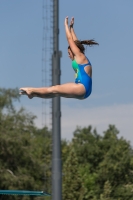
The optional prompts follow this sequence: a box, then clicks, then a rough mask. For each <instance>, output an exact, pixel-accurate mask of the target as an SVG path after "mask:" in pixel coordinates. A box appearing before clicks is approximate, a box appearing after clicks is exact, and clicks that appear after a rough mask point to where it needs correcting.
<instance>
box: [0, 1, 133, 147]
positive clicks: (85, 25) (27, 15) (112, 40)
mask: <svg viewBox="0 0 133 200" xmlns="http://www.w3.org/2000/svg"><path fill="white" fill-rule="evenodd" d="M45 1H48V0H45ZM42 4H43V1H42V0H40V1H37V0H23V1H18V0H12V1H10V0H6V1H4V0H1V1H0V87H2V88H3V87H4V88H16V87H18V88H20V87H27V86H29V87H41V86H42V32H43V20H42ZM132 8H133V1H132V0H128V1H125V0H117V1H115V0H112V1H107V0H101V1H97V0H93V1H91V0H84V1H76V0H73V1H71V0H67V1H64V0H62V1H61V0H60V1H59V30H60V34H59V48H60V51H62V58H61V84H62V83H66V82H74V71H73V69H72V67H71V60H70V59H69V58H68V54H67V46H68V45H67V41H66V35H65V30H64V19H65V17H66V16H68V17H69V20H70V18H71V17H73V16H74V18H75V24H74V28H75V32H76V35H77V37H78V38H79V39H80V40H85V39H95V40H96V41H97V42H98V43H99V46H94V47H87V48H86V56H87V57H88V58H89V60H90V61H91V63H92V67H93V79H92V80H93V90H92V94H91V96H90V97H89V98H87V99H85V100H82V101H81V100H76V99H65V98H61V135H62V138H65V139H67V140H71V138H72V137H73V132H74V130H75V129H76V127H77V126H79V127H81V128H83V127H87V126H89V125H91V126H92V128H93V129H94V128H96V129H97V132H98V133H99V134H102V133H103V132H104V131H106V130H107V128H108V126H109V124H113V125H115V126H116V128H117V129H118V130H119V131H120V137H124V138H125V139H127V140H128V141H130V142H131V143H132V144H133V89H132V88H133V61H132V58H133V12H132ZM17 106H18V105H17ZM19 106H23V107H25V108H26V109H27V110H28V111H29V112H32V113H33V114H35V115H36V116H37V119H36V121H35V123H36V125H37V126H38V127H41V125H42V100H41V99H38V98H34V99H32V100H30V99H28V98H27V97H26V96H22V97H21V102H20V104H19ZM47 106H48V107H49V105H47Z"/></svg>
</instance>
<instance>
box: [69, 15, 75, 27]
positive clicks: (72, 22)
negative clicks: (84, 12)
mask: <svg viewBox="0 0 133 200" xmlns="http://www.w3.org/2000/svg"><path fill="white" fill-rule="evenodd" d="M73 25H74V17H72V18H71V22H70V27H73Z"/></svg>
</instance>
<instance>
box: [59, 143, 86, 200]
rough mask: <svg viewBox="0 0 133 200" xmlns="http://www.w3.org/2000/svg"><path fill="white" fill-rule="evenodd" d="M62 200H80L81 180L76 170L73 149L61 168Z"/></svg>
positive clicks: (76, 163)
mask: <svg viewBox="0 0 133 200" xmlns="http://www.w3.org/2000/svg"><path fill="white" fill-rule="evenodd" d="M62 195H63V200H67V199H68V200H80V199H82V195H83V188H82V180H81V176H80V173H79V171H78V160H77V156H76V154H75V150H74V148H73V147H71V151H70V153H69V155H68V158H67V160H66V162H65V164H64V168H63V194H62Z"/></svg>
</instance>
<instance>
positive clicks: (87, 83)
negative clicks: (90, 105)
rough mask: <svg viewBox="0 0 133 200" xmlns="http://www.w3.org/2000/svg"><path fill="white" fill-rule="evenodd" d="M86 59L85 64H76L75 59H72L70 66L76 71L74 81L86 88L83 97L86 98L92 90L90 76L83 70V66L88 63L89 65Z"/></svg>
mask: <svg viewBox="0 0 133 200" xmlns="http://www.w3.org/2000/svg"><path fill="white" fill-rule="evenodd" d="M86 58H87V57H86ZM87 60H88V63H87V64H78V63H77V62H76V60H73V61H72V67H73V69H74V71H75V72H76V73H75V83H81V84H83V85H84V87H85V90H86V92H85V96H84V99H85V98H87V97H88V96H89V95H90V94H91V91H92V78H91V77H90V76H89V75H88V74H87V73H86V71H85V70H84V68H85V66H88V65H90V66H91V63H90V61H89V59H88V58H87Z"/></svg>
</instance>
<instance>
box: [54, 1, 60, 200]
mask: <svg viewBox="0 0 133 200" xmlns="http://www.w3.org/2000/svg"><path fill="white" fill-rule="evenodd" d="M60 56H61V53H60V51H59V0H53V55H52V85H59V84H60ZM60 118H61V110H60V97H55V98H53V99H52V140H53V141H52V142H53V145H52V200H61V199H62V167H61V122H60Z"/></svg>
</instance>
